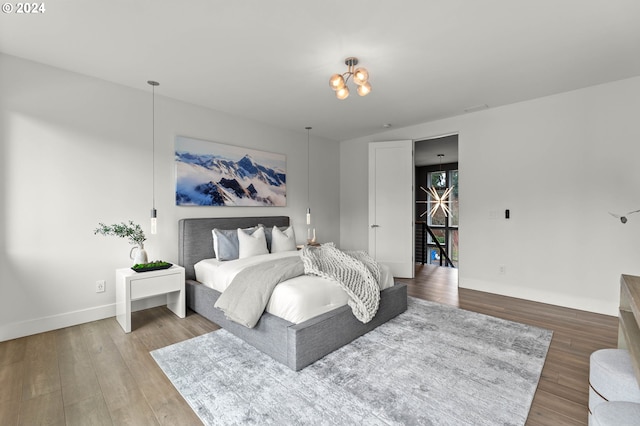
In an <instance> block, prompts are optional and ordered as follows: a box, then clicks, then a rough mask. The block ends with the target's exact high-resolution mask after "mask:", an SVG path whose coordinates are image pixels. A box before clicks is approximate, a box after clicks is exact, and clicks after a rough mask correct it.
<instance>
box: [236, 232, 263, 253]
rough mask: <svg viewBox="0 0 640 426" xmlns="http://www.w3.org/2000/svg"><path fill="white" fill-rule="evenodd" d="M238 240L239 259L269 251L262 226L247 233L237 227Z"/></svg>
mask: <svg viewBox="0 0 640 426" xmlns="http://www.w3.org/2000/svg"><path fill="white" fill-rule="evenodd" d="M238 242H239V243H240V247H239V256H238V258H239V259H244V258H245V257H251V256H258V255H259V254H267V253H269V251H268V250H267V238H266V237H265V235H264V228H258V229H256V230H255V231H253V233H252V234H248V233H246V232H245V231H243V230H242V229H240V228H238Z"/></svg>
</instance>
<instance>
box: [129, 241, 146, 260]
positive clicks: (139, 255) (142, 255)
mask: <svg viewBox="0 0 640 426" xmlns="http://www.w3.org/2000/svg"><path fill="white" fill-rule="evenodd" d="M129 258H130V259H131V260H133V264H134V265H137V264H139V263H147V262H148V260H147V252H146V250H145V249H144V244H142V243H140V244H138V245H137V246H134V247H132V248H131V251H130V252H129Z"/></svg>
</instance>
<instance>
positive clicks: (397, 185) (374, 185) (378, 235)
mask: <svg viewBox="0 0 640 426" xmlns="http://www.w3.org/2000/svg"><path fill="white" fill-rule="evenodd" d="M413 179H414V163H413V141H410V140H407V141H393V142H371V143H370V144H369V254H371V256H373V257H374V258H375V259H376V260H377V261H378V262H380V263H383V264H385V265H387V266H389V268H391V272H392V273H393V276H394V277H402V278H413V275H414V268H415V264H414V259H413V258H414V248H413V247H414V239H415V235H414V231H413V228H414V212H415V209H414V198H415V195H414V191H413Z"/></svg>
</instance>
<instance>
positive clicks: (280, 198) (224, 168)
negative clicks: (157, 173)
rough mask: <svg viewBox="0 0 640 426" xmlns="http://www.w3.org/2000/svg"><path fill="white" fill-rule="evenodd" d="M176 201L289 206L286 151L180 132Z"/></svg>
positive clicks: (220, 204) (176, 159) (185, 202)
mask: <svg viewBox="0 0 640 426" xmlns="http://www.w3.org/2000/svg"><path fill="white" fill-rule="evenodd" d="M175 162H176V205H178V206H279V207H280V206H286V205H287V173H286V165H287V159H286V156H285V155H284V154H274V153H271V152H265V151H258V150H255V149H249V148H242V147H239V146H234V145H226V144H221V143H217V142H209V141H204V140H200V139H193V138H188V137H184V136H176V143H175Z"/></svg>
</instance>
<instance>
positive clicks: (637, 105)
mask: <svg viewBox="0 0 640 426" xmlns="http://www.w3.org/2000/svg"><path fill="white" fill-rule="evenodd" d="M639 112H640V77H636V78H632V79H627V80H622V81H618V82H613V83H609V84H604V85H599V86H594V87H589V88H586V89H582V90H577V91H573V92H568V93H563V94H559V95H555V96H549V97H545V98H540V99H535V100H531V101H528V102H522V103H518V104H513V105H508V106H505V107H501V108H495V109H489V110H485V111H481V112H476V113H472V114H467V115H461V116H458V117H453V118H449V119H444V120H439V121H435V122H431V123H424V124H421V125H417V126H412V127H407V128H402V129H396V130H392V131H388V132H385V133H380V134H377V135H373V136H371V137H367V138H360V139H355V140H350V141H345V142H343V143H342V144H341V146H340V173H341V177H340V179H341V195H340V200H341V210H340V214H341V216H340V217H341V246H342V247H343V248H348V249H365V248H366V247H367V235H368V234H367V144H368V142H371V141H384V140H396V139H423V138H427V137H432V136H438V135H442V134H448V133H455V132H457V133H459V142H458V146H459V155H460V161H459V169H460V181H459V185H460V200H461V201H460V270H459V284H460V286H461V287H464V288H471V289H477V290H482V291H486V292H490V293H498V294H504V295H509V296H513V297H518V298H524V299H530V300H536V301H541V302H545V303H549V304H554V305H560V306H567V307H573V308H577V309H581V310H587V311H593V312H599V313H605V314H610V315H617V306H618V297H619V277H620V274H621V273H627V274H636V275H640V244H639V243H640V215H634V216H631V217H630V218H629V222H628V223H627V224H626V225H622V224H621V223H620V222H619V221H617V220H615V219H614V218H612V217H611V216H610V215H609V214H608V212H609V211H612V212H628V211H630V210H636V209H640V162H639V161H640V125H639V124H638V117H639V115H638V114H639ZM507 208H508V209H510V211H511V219H509V220H505V219H503V217H504V216H503V211H504V209H507ZM492 210H497V211H499V212H500V218H499V219H491V218H490V215H489V212H490V211H492ZM498 265H505V266H506V274H504V275H500V274H499V273H498Z"/></svg>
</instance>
